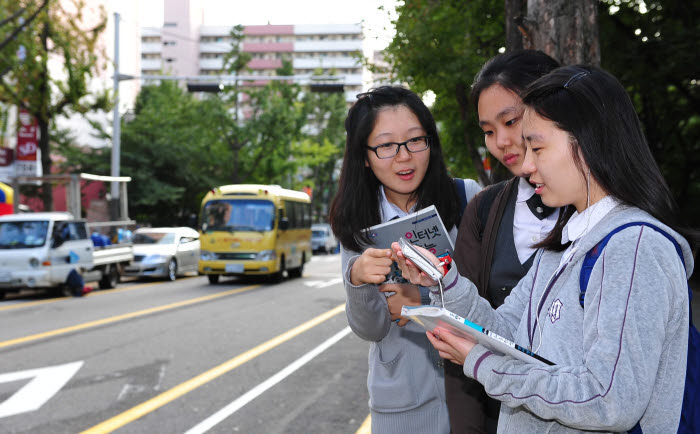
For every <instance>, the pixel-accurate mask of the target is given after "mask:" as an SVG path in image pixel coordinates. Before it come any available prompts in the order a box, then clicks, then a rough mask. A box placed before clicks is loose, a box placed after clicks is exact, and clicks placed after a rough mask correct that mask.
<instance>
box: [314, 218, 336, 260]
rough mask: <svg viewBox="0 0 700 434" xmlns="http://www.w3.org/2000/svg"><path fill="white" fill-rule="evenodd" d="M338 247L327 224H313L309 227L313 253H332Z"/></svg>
mask: <svg viewBox="0 0 700 434" xmlns="http://www.w3.org/2000/svg"><path fill="white" fill-rule="evenodd" d="M337 247H338V241H337V240H336V239H335V235H333V231H332V230H331V225H329V224H328V223H315V224H313V225H311V249H312V250H313V251H314V253H315V252H320V251H323V252H325V253H332V252H334V251H335V250H336V249H337Z"/></svg>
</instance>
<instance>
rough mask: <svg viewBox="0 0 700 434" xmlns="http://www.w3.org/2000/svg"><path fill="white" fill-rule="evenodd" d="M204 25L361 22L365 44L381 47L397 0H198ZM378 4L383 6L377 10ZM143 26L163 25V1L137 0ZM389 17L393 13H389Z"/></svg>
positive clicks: (390, 32)
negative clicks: (202, 11) (200, 4)
mask: <svg viewBox="0 0 700 434" xmlns="http://www.w3.org/2000/svg"><path fill="white" fill-rule="evenodd" d="M199 1H202V2H203V4H204V24H205V25H212V26H216V25H234V24H243V25H257V24H268V23H269V24H348V23H359V22H364V28H365V37H366V38H367V39H366V40H365V41H366V44H368V45H370V47H371V48H372V49H381V48H384V47H385V46H386V45H387V44H388V43H389V41H390V40H391V37H392V35H393V29H392V26H391V20H390V18H389V15H388V13H387V11H391V12H392V13H393V11H394V8H395V4H396V3H397V1H399V0H199ZM379 6H383V7H384V8H385V10H384V11H380V10H378V7H379ZM139 12H140V22H141V26H144V27H151V26H152V27H160V26H161V25H162V24H163V0H141V1H140V2H139ZM392 16H393V15H392Z"/></svg>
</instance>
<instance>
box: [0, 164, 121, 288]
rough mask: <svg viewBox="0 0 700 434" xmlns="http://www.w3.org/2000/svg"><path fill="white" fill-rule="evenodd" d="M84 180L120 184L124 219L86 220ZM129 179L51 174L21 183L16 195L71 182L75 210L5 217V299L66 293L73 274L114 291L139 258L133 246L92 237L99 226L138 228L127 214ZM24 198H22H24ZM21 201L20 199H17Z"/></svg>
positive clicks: (1, 230) (0, 244) (1, 244)
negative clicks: (31, 187) (31, 292)
mask: <svg viewBox="0 0 700 434" xmlns="http://www.w3.org/2000/svg"><path fill="white" fill-rule="evenodd" d="M80 180H91V181H116V182H120V184H121V185H122V186H123V187H122V189H121V190H122V194H121V195H120V196H121V197H120V199H121V201H122V203H123V204H124V206H122V207H120V210H119V212H118V213H119V214H120V216H118V217H120V218H118V219H116V220H113V221H106V222H87V221H86V220H85V219H83V218H81V216H80V205H81V203H80V198H81V195H80V185H81V182H80ZM129 180H130V178H128V177H108V176H97V175H89V174H79V175H50V176H42V177H21V178H19V179H18V178H16V179H15V183H14V184H15V191H17V186H18V185H19V184H21V183H29V182H34V183H36V182H40V183H42V184H45V183H56V182H63V183H66V184H67V189H66V192H67V196H68V197H67V199H68V200H67V204H68V205H67V208H68V209H69V211H72V212H40V213H21V214H11V215H5V216H0V298H3V297H4V295H5V294H6V293H7V292H17V291H21V290H22V289H26V288H45V289H49V290H51V291H53V292H56V293H62V292H64V291H65V289H66V285H67V284H68V275H69V273H70V272H71V271H72V270H75V271H77V272H78V273H79V274H80V275H81V276H82V277H83V280H84V281H85V282H91V281H98V282H99V286H100V288H114V287H115V286H116V285H117V283H118V282H119V278H120V275H121V272H122V270H123V268H124V267H126V266H127V265H128V264H129V263H130V262H131V261H132V260H133V257H134V252H133V246H132V244H131V243H130V242H124V243H118V244H108V243H104V242H101V241H104V239H105V238H107V237H104V236H103V237H96V241H98V242H94V241H93V239H92V238H93V237H91V233H92V232H93V230H95V229H96V228H98V227H111V228H117V227H120V226H126V225H128V224H133V223H134V222H133V221H131V220H129V219H128V218H124V216H126V206H125V202H126V182H128V181H129ZM18 196H19V195H18ZM15 202H19V201H15Z"/></svg>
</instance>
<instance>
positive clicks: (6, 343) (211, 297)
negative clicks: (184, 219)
mask: <svg viewBox="0 0 700 434" xmlns="http://www.w3.org/2000/svg"><path fill="white" fill-rule="evenodd" d="M260 286H262V285H252V286H246V287H243V288H237V289H232V290H229V291H223V292H218V293H216V294H212V295H206V296H204V297H197V298H193V299H190V300H184V301H178V302H177V303H171V304H166V305H164V306H157V307H152V308H149V309H143V310H139V311H136V312H131V313H125V314H123V315H117V316H113V317H109V318H103V319H98V320H95V321H89V322H86V323H82V324H77V325H74V326H70V327H64V328H60V329H56V330H51V331H48V332H43V333H37V334H34V335H29V336H25V337H22V338H16V339H10V340H9V341H3V342H0V348H6V347H10V346H12V345H17V344H23V343H26V342H31V341H36V340H39V339H45V338H49V337H52V336H58V335H62V334H66V333H71V332H75V331H78V330H84V329H88V328H91V327H97V326H101V325H105V324H111V323H114V322H117V321H123V320H125V319H129V318H137V317H140V316H144V315H150V314H152V313H156V312H163V311H166V310H170V309H176V308H178V307H182V306H189V305H191V304H196V303H201V302H204V301H209V300H214V299H217V298H221V297H226V296H227V295H232V294H238V293H240V292H245V291H250V290H251V289H255V288H259V287H260Z"/></svg>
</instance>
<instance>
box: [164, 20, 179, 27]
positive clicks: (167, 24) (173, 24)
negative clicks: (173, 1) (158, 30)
mask: <svg viewBox="0 0 700 434" xmlns="http://www.w3.org/2000/svg"><path fill="white" fill-rule="evenodd" d="M163 27H177V23H173V22H168V21H166V22H164V23H163Z"/></svg>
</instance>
